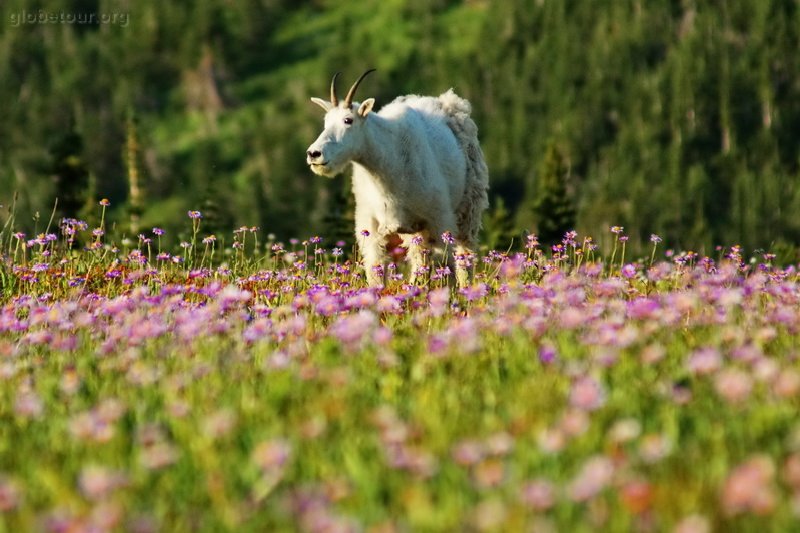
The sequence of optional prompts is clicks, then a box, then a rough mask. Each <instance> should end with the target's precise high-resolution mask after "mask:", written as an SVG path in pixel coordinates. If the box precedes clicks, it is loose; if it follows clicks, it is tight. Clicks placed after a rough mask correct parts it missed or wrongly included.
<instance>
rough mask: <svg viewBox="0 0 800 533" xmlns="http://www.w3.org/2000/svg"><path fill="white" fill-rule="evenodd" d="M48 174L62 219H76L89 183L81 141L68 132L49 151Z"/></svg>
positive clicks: (79, 137) (72, 132)
mask: <svg viewBox="0 0 800 533" xmlns="http://www.w3.org/2000/svg"><path fill="white" fill-rule="evenodd" d="M50 157H51V158H52V165H51V172H52V176H53V181H54V183H55V195H56V198H57V199H58V211H59V213H60V214H61V216H62V217H78V216H80V214H81V211H82V208H83V207H84V206H85V204H86V203H87V201H91V200H92V199H91V198H89V194H90V193H91V191H90V180H89V171H88V169H87V167H86V163H85V161H84V155H83V139H82V138H81V136H80V135H79V134H78V133H76V132H75V131H74V130H72V129H70V130H69V131H67V132H66V133H64V134H62V136H61V137H60V138H59V139H58V140H57V141H56V142H55V143H54V144H53V145H52V147H51V148H50Z"/></svg>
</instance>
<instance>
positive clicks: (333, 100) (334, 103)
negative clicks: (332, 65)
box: [331, 72, 341, 107]
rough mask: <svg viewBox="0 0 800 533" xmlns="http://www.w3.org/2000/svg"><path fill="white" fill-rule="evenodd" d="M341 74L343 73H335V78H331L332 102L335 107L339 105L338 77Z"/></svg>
mask: <svg viewBox="0 0 800 533" xmlns="http://www.w3.org/2000/svg"><path fill="white" fill-rule="evenodd" d="M339 74H341V72H337V73H336V74H334V75H333V79H332V80H331V103H332V104H333V107H336V106H338V105H339V99H338V98H337V97H336V78H338V77H339Z"/></svg>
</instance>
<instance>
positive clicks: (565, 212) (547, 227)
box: [533, 142, 576, 244]
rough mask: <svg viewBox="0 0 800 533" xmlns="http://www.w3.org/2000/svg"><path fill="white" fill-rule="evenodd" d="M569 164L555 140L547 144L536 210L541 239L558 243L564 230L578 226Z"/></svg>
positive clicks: (542, 241) (541, 240)
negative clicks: (569, 184) (570, 182)
mask: <svg viewBox="0 0 800 533" xmlns="http://www.w3.org/2000/svg"><path fill="white" fill-rule="evenodd" d="M568 177H569V167H568V166H567V164H566V162H565V161H564V157H563V156H562V155H561V152H560V151H559V150H558V148H557V147H556V145H555V143H552V142H551V143H550V144H548V145H547V151H546V152H545V157H544V160H543V161H542V166H541V169H540V171H539V180H538V187H537V194H536V198H535V199H534V200H533V214H534V216H535V219H536V221H537V232H538V236H539V241H540V242H541V243H543V244H555V243H557V242H559V241H561V239H562V238H563V237H564V234H565V233H566V232H568V231H570V230H573V229H575V214H576V209H575V204H574V202H573V199H572V197H571V195H570V194H569V191H568V190H567V178H568Z"/></svg>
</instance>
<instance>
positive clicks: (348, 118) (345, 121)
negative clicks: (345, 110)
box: [344, 117, 353, 126]
mask: <svg viewBox="0 0 800 533" xmlns="http://www.w3.org/2000/svg"><path fill="white" fill-rule="evenodd" d="M344 123H345V124H347V125H348V126H349V125H350V124H352V123H353V117H346V118H345V119H344Z"/></svg>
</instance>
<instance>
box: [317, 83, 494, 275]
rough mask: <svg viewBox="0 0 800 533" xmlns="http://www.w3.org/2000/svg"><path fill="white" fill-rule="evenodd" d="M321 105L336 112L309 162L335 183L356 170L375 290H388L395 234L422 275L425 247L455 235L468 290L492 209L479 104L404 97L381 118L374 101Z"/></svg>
mask: <svg viewBox="0 0 800 533" xmlns="http://www.w3.org/2000/svg"><path fill="white" fill-rule="evenodd" d="M312 101H313V102H314V103H316V104H318V105H319V106H320V107H322V108H323V109H325V110H326V114H325V129H324V131H323V132H322V133H321V134H320V135H319V137H318V138H317V140H316V141H314V143H313V144H312V145H311V146H310V147H309V148H308V152H307V156H308V157H307V162H308V164H309V166H310V167H311V170H312V171H313V172H315V173H316V174H319V175H323V176H328V177H333V176H335V175H336V174H338V173H340V172H342V171H343V170H345V169H346V168H347V166H348V165H349V164H350V163H352V165H353V193H354V195H355V200H356V213H355V222H356V227H355V233H356V240H357V242H358V245H359V247H360V250H361V255H362V257H363V261H364V269H365V271H366V276H367V281H368V283H369V284H370V285H372V286H377V285H380V284H382V283H383V266H384V265H385V262H386V260H387V254H386V245H387V243H388V241H389V239H390V237H391V236H393V235H398V236H399V237H400V238H401V239H402V241H403V245H404V246H405V247H407V249H408V258H409V261H410V263H411V272H412V276H415V275H416V274H417V273H418V272H420V268H421V267H423V266H424V264H425V255H426V254H425V253H424V252H423V249H424V248H425V247H427V246H428V245H431V244H432V245H434V246H437V247H438V246H441V245H442V242H441V239H442V237H441V236H442V234H443V233H445V232H450V233H451V234H452V236H453V237H454V238H455V246H447V247H446V249H447V250H448V252H449V253H448V255H449V254H450V253H452V252H455V254H456V261H455V270H456V279H457V280H458V283H459V285H461V286H463V285H465V284H466V283H467V280H468V275H467V269H466V263H467V261H466V260H465V259H464V257H466V256H467V255H469V254H471V253H472V250H474V248H475V246H476V245H477V239H478V232H479V231H480V228H481V215H482V213H483V211H484V210H485V209H486V208H487V207H488V205H489V202H488V196H487V191H488V188H489V175H488V169H487V167H486V163H485V161H484V158H483V152H482V151H481V148H480V145H479V144H478V128H477V126H476V125H475V123H474V121H473V120H472V119H471V118H470V116H469V115H470V112H471V106H470V104H469V102H468V101H466V100H465V99H463V98H460V97H459V96H457V95H456V94H455V93H454V92H453V91H452V89H451V90H449V91H447V92H446V93H444V94H442V95H440V96H438V97H432V96H417V95H409V96H402V97H399V98H397V99H395V100H394V101H393V102H391V103H390V104H388V105H386V106H384V107H383V108H382V109H381V110H380V111H379V112H377V113H376V112H372V107H373V105H374V103H375V101H374V99H372V98H370V99H367V100H365V101H364V102H362V103H360V104H359V103H353V104H352V105H350V106H349V107H347V106H346V105H345V104H344V103H340V104H339V105H338V106H336V107H334V106H333V105H332V104H331V103H329V102H326V101H324V100H322V99H319V98H312ZM415 236H417V237H418V238H417V239H414V237H415ZM447 260H448V263H449V264H451V265H452V264H453V261H452V258H451V257H448V258H447Z"/></svg>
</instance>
